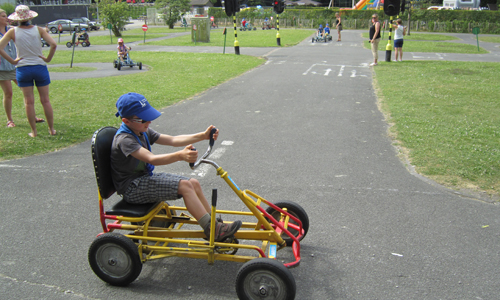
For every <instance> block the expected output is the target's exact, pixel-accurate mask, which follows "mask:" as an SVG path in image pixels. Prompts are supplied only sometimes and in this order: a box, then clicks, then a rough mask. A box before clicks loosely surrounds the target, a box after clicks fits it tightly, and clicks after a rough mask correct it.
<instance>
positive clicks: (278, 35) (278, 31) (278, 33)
mask: <svg viewBox="0 0 500 300" xmlns="http://www.w3.org/2000/svg"><path fill="white" fill-rule="evenodd" d="M276 30H277V32H276V42H277V43H278V46H281V37H280V15H276Z"/></svg>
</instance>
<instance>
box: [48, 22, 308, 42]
mask: <svg viewBox="0 0 500 300" xmlns="http://www.w3.org/2000/svg"><path fill="white" fill-rule="evenodd" d="M184 33H185V34H184ZM222 33H223V28H218V29H212V30H211V31H210V43H200V42H198V43H196V45H195V43H194V42H192V41H191V32H190V30H189V29H188V30H186V29H183V28H176V29H168V28H167V27H154V26H150V27H149V29H148V31H147V32H146V43H145V44H144V43H143V41H144V32H143V31H142V29H132V30H127V31H124V32H123V33H122V34H123V36H122V38H123V40H124V42H125V44H127V43H132V42H138V43H140V44H141V45H157V46H218V47H222V46H224V35H223V34H222ZM312 33H313V31H312V30H302V29H297V30H294V29H283V30H280V36H281V37H280V38H281V45H282V46H285V47H287V46H293V45H296V44H298V43H300V42H301V41H303V40H304V39H305V38H306V37H308V36H310V35H311V34H312ZM179 34H182V35H181V36H177V37H176V35H179ZM237 34H238V42H239V43H240V46H242V47H277V43H276V30H261V29H258V30H254V31H239V30H238V32H237ZM165 37H170V38H167V39H161V40H156V41H153V40H152V39H157V38H165ZM54 39H55V40H56V41H58V37H57V36H55V37H54ZM117 39H118V38H117V37H115V36H112V37H110V36H109V35H102V36H92V33H90V38H89V40H90V43H91V44H92V45H114V44H116V43H117ZM66 43H67V41H64V42H62V41H61V42H60V43H58V44H59V45H63V46H64V47H66ZM233 45H234V30H233V28H227V35H226V47H232V46H233ZM78 47H81V46H78Z"/></svg>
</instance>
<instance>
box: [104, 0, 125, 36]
mask: <svg viewBox="0 0 500 300" xmlns="http://www.w3.org/2000/svg"><path fill="white" fill-rule="evenodd" d="M130 16H131V14H130V10H129V7H128V4H127V3H125V2H115V0H101V1H100V2H99V17H100V18H101V19H102V24H103V25H104V26H107V24H111V30H112V31H113V34H114V35H115V36H116V37H120V36H122V33H121V29H122V28H123V27H125V24H127V21H128V19H129V18H130Z"/></svg>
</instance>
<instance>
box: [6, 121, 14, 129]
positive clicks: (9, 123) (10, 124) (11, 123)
mask: <svg viewBox="0 0 500 300" xmlns="http://www.w3.org/2000/svg"><path fill="white" fill-rule="evenodd" d="M7 127H8V128H12V127H16V124H14V121H7Z"/></svg>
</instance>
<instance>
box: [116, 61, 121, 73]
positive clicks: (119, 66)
mask: <svg viewBox="0 0 500 300" xmlns="http://www.w3.org/2000/svg"><path fill="white" fill-rule="evenodd" d="M116 68H117V69H118V71H120V70H121V69H122V62H121V61H120V62H118V64H117V65H116Z"/></svg>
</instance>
